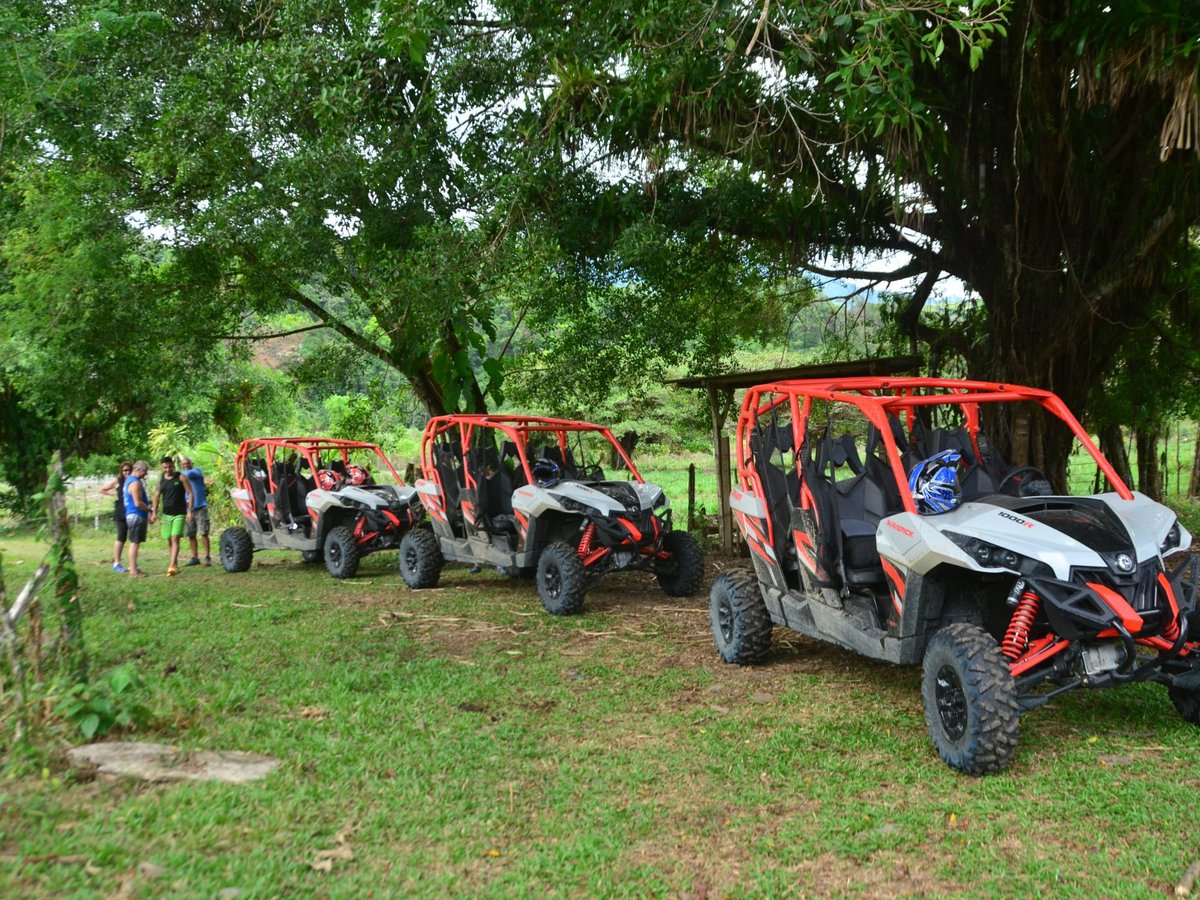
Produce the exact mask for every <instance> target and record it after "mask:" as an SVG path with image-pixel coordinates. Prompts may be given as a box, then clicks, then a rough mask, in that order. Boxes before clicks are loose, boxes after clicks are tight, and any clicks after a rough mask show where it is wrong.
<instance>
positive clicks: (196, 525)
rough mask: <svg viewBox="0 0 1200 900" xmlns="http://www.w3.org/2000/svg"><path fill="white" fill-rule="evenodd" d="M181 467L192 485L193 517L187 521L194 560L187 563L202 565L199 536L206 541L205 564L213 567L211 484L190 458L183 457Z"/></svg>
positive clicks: (189, 542)
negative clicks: (210, 522)
mask: <svg viewBox="0 0 1200 900" xmlns="http://www.w3.org/2000/svg"><path fill="white" fill-rule="evenodd" d="M179 463H180V465H182V466H183V477H184V478H186V479H187V480H188V481H189V482H191V485H192V517H191V518H190V519H188V521H187V529H186V533H187V539H188V546H190V547H191V548H192V558H191V559H189V560H188V561H187V564H188V565H189V566H198V565H200V553H199V550H200V548H199V546H198V545H197V542H196V537H197V535H199V537H200V540H202V541H204V564H205V565H206V566H211V565H212V545H211V544H210V543H209V540H208V530H209V523H208V489H207V485H208V484H210V483H211V482H210V481H208V480H206V479H205V478H204V472H203V471H201V469H200V467H199V466H195V465H192V460H191V458H190V457H187V456H183V457H180V459H179Z"/></svg>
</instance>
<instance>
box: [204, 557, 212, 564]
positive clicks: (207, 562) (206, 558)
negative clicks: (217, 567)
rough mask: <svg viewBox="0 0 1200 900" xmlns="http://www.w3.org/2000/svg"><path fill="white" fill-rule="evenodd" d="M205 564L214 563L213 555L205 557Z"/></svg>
mask: <svg viewBox="0 0 1200 900" xmlns="http://www.w3.org/2000/svg"><path fill="white" fill-rule="evenodd" d="M204 564H205V565H206V566H211V565H212V557H211V556H206V557H204Z"/></svg>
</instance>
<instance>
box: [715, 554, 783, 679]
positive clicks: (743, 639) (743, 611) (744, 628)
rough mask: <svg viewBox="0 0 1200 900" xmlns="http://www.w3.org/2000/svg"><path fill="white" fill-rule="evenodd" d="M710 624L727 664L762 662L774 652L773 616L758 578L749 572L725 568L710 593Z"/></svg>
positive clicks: (718, 650)
mask: <svg viewBox="0 0 1200 900" xmlns="http://www.w3.org/2000/svg"><path fill="white" fill-rule="evenodd" d="M708 621H709V624H710V625H711V626H712V634H713V643H715V644H716V645H717V653H719V654H720V655H721V659H723V660H725V662H727V663H736V664H737V665H739V666H746V665H749V664H750V663H756V662H759V661H760V660H761V659H762V658H763V657H765V656H766V655H767V653H768V651H770V649H771V628H772V622H771V615H770V613H768V612H767V605H766V604H765V603H763V598H762V593H761V592H760V591H759V588H758V579H757V578H755V577H754V573H753V572H751V571H749V570H747V569H726V570H725V571H724V572H722V573H721V574H720V575H718V576H717V578H716V580H715V581H714V582H713V585H712V589H711V590H710V591H709V592H708Z"/></svg>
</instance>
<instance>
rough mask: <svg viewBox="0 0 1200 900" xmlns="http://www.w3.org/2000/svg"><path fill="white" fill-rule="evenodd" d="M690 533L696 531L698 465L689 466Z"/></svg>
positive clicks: (688, 526) (688, 528) (688, 527)
mask: <svg viewBox="0 0 1200 900" xmlns="http://www.w3.org/2000/svg"><path fill="white" fill-rule="evenodd" d="M687 530H688V531H689V532H692V531H695V530H696V464H695V463H691V464H690V465H689V466H688V524H687Z"/></svg>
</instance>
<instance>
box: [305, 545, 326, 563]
mask: <svg viewBox="0 0 1200 900" xmlns="http://www.w3.org/2000/svg"><path fill="white" fill-rule="evenodd" d="M300 558H301V559H302V560H304V561H305V562H306V563H308V564H309V565H310V566H315V565H317V564H319V563H323V562H325V551H324V550H321V549H317V550H301V551H300Z"/></svg>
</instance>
